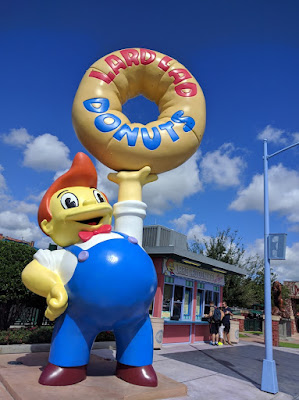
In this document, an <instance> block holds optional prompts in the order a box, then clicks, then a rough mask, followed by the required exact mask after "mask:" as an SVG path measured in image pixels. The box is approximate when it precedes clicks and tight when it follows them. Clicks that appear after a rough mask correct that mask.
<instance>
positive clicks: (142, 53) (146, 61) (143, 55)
mask: <svg viewBox="0 0 299 400" xmlns="http://www.w3.org/2000/svg"><path fill="white" fill-rule="evenodd" d="M148 55H149V57H148V58H146V57H147V56H148ZM155 58H156V53H155V52H154V51H152V50H147V49H140V61H141V64H143V65H148V64H150V63H152V62H153V61H154V60H155Z"/></svg>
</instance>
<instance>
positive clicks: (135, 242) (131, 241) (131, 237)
mask: <svg viewBox="0 0 299 400" xmlns="http://www.w3.org/2000/svg"><path fill="white" fill-rule="evenodd" d="M128 241H129V242H130V243H133V244H138V240H137V239H136V238H134V236H129V237H128Z"/></svg>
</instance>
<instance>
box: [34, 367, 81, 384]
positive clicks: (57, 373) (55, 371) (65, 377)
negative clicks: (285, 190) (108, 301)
mask: <svg viewBox="0 0 299 400" xmlns="http://www.w3.org/2000/svg"><path fill="white" fill-rule="evenodd" d="M86 367H87V366H86V365H82V366H79V367H59V366H57V365H54V364H51V363H48V365H47V366H46V367H45V369H44V370H43V372H42V374H41V376H40V377H39V381H38V382H39V383H40V384H41V385H46V386H68V385H74V384H75V383H78V382H81V381H84V379H86Z"/></svg>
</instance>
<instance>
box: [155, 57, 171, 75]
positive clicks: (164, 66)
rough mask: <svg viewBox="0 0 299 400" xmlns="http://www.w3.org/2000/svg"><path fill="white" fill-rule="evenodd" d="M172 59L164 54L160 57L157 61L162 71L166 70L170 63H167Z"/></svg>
mask: <svg viewBox="0 0 299 400" xmlns="http://www.w3.org/2000/svg"><path fill="white" fill-rule="evenodd" d="M171 60H172V58H171V57H168V56H165V57H163V58H162V60H161V61H160V62H159V64H158V67H159V68H161V69H163V71H165V72H166V71H167V70H168V68H169V67H170V65H168V63H169V62H170V61H171Z"/></svg>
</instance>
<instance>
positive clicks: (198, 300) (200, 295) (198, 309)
mask: <svg viewBox="0 0 299 400" xmlns="http://www.w3.org/2000/svg"><path fill="white" fill-rule="evenodd" d="M202 303H203V290H201V289H198V290H197V294H196V316H195V319H196V320H197V321H199V320H200V319H201V317H202V316H203V315H202V314H203V313H202V305H203V304H202Z"/></svg>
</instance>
